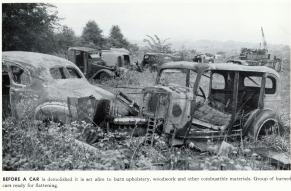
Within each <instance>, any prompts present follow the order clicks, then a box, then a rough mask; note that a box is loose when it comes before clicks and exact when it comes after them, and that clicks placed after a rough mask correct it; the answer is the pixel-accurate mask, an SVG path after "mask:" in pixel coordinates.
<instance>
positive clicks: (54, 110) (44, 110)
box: [34, 102, 70, 123]
mask: <svg viewBox="0 0 291 191" xmlns="http://www.w3.org/2000/svg"><path fill="white" fill-rule="evenodd" d="M34 119H35V120H40V121H45V120H49V121H54V122H62V123H68V122H69V120H70V116H69V109H68V105H67V103H62V102H45V103H42V104H40V105H39V106H37V107H36V109H35V112H34Z"/></svg>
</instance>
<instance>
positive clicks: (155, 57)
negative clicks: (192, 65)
mask: <svg viewBox="0 0 291 191" xmlns="http://www.w3.org/2000/svg"><path fill="white" fill-rule="evenodd" d="M178 60H179V58H178V57H176V56H173V55H170V54H165V53H151V52H148V53H145V54H144V56H143V60H142V62H141V67H142V68H144V69H145V68H149V69H150V70H151V71H156V70H157V68H158V67H160V66H161V65H162V64H164V63H167V62H171V61H178Z"/></svg>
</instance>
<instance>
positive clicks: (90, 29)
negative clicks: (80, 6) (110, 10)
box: [81, 20, 105, 48]
mask: <svg viewBox="0 0 291 191" xmlns="http://www.w3.org/2000/svg"><path fill="white" fill-rule="evenodd" d="M81 38H82V41H83V44H85V46H88V47H92V48H102V47H103V45H104V44H105V39H104V37H103V35H102V30H101V29H100V28H99V27H98V25H97V23H96V22H95V21H93V20H91V21H88V22H87V23H86V25H85V27H84V28H83V32H82V36H81Z"/></svg>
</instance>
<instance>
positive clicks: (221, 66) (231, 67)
mask: <svg viewBox="0 0 291 191" xmlns="http://www.w3.org/2000/svg"><path fill="white" fill-rule="evenodd" d="M165 68H183V69H191V70H195V71H201V70H226V71H243V72H261V73H270V74H273V75H275V76H276V77H277V78H279V77H280V75H279V73H278V72H276V71H275V70H273V69H271V68H269V67H266V66H244V65H238V64H231V63H212V64H207V63H195V62H187V61H179V62H169V63H165V64H163V65H162V66H161V69H165Z"/></svg>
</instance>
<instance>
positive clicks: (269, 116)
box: [247, 109, 283, 140]
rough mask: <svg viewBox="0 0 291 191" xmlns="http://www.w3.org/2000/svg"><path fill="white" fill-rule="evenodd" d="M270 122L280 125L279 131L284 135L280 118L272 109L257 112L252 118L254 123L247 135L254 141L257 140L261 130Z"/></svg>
mask: <svg viewBox="0 0 291 191" xmlns="http://www.w3.org/2000/svg"><path fill="white" fill-rule="evenodd" d="M268 121H273V122H275V123H278V125H279V130H280V132H281V133H282V131H283V128H282V127H283V126H282V124H281V121H280V119H279V116H278V115H277V114H276V113H275V112H274V111H272V110H270V109H264V110H259V111H257V112H256V114H255V115H253V116H252V122H251V124H250V126H249V127H248V131H247V135H248V136H249V137H251V138H252V139H254V140H257V139H258V135H259V132H260V130H261V128H262V127H263V125H264V124H266V123H267V122H268Z"/></svg>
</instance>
